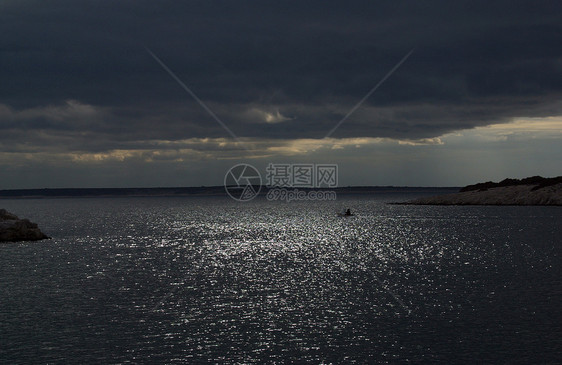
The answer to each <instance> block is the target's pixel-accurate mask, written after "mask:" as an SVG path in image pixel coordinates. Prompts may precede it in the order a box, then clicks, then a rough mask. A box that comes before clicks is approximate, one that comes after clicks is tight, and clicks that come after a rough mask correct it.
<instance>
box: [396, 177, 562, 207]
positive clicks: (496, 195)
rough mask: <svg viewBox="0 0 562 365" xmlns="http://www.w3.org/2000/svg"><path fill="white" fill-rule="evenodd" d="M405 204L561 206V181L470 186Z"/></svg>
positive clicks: (530, 180)
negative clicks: (456, 191) (451, 192)
mask: <svg viewBox="0 0 562 365" xmlns="http://www.w3.org/2000/svg"><path fill="white" fill-rule="evenodd" d="M397 204H406V205H548V206H562V182H560V177H558V178H548V179H546V178H542V177H540V176H534V177H532V178H526V179H522V180H517V179H505V180H504V181H502V182H499V183H492V182H487V183H480V184H475V185H469V186H467V187H464V188H462V189H461V191H460V192H458V193H454V194H445V195H438V196H431V197H427V198H419V199H415V200H411V201H407V202H404V203H397Z"/></svg>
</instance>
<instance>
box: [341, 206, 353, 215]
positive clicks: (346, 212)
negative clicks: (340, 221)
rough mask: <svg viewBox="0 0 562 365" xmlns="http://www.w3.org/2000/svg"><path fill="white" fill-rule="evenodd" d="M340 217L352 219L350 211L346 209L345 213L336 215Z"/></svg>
mask: <svg viewBox="0 0 562 365" xmlns="http://www.w3.org/2000/svg"><path fill="white" fill-rule="evenodd" d="M338 215H339V216H340V217H353V215H354V214H352V213H351V209H349V208H348V209H347V210H346V211H345V213H338Z"/></svg>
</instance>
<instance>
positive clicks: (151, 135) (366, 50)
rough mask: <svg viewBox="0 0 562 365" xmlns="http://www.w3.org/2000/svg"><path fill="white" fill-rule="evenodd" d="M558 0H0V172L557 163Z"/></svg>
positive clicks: (131, 175) (421, 170)
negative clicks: (290, 165)
mask: <svg viewBox="0 0 562 365" xmlns="http://www.w3.org/2000/svg"><path fill="white" fill-rule="evenodd" d="M561 45H562V3H560V2H558V1H528V2H522V1H454V2H452V1H391V2H390V1H353V0H350V1H330V0H324V1H306V2H304V1H268V0H266V1H240V0H238V1H148V0H135V1H119V2H113V1H98V0H96V1H87V0H74V1H62V0H50V1H44V0H42V1H28V0H1V1H0V189H21V188H57V187H58V188H66V187H165V186H202V185H206V186H210V185H222V183H223V181H224V177H225V174H226V172H227V171H228V169H229V168H230V167H232V166H234V165H236V164H238V163H248V164H251V165H253V166H255V167H256V168H257V169H258V170H259V171H262V172H265V169H266V166H267V165H268V164H270V163H273V164H291V163H308V164H337V165H338V184H339V185H340V186H350V185H360V186H366V185H396V186H463V185H467V184H472V183H476V182H482V181H489V180H492V181H499V180H502V179H504V178H506V177H511V178H522V177H527V176H533V175H542V176H559V175H562V169H561V166H562V164H561V161H562V99H561V96H562V47H561Z"/></svg>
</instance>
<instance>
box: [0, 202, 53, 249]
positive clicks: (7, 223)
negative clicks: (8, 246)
mask: <svg viewBox="0 0 562 365" xmlns="http://www.w3.org/2000/svg"><path fill="white" fill-rule="evenodd" d="M47 238H50V237H48V236H47V235H45V234H44V233H43V232H41V231H40V230H39V228H38V227H37V224H35V223H32V222H30V221H29V220H27V219H19V218H18V217H17V216H16V215H14V214H12V213H8V212H7V211H6V210H4V209H0V242H19V241H38V240H43V239H47Z"/></svg>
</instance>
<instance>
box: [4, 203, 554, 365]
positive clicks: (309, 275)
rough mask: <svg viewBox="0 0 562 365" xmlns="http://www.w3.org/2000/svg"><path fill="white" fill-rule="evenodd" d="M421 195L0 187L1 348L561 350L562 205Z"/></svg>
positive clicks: (168, 360)
mask: <svg viewBox="0 0 562 365" xmlns="http://www.w3.org/2000/svg"><path fill="white" fill-rule="evenodd" d="M415 197H416V196H415V194H410V195H407V196H406V195H401V194H393V193H389V194H384V193H381V194H355V195H353V194H350V195H338V197H337V199H336V200H335V201H300V202H295V201H293V202H290V203H288V202H281V201H276V202H272V201H268V200H267V199H265V197H261V196H260V197H258V198H256V199H254V200H252V201H250V202H243V203H242V202H237V201H234V200H232V199H230V198H228V197H226V196H224V197H223V196H216V197H197V196H193V197H110V198H95V197H90V198H67V199H63V198H48V199H2V200H0V207H2V208H5V209H7V210H8V211H10V212H12V213H15V214H17V215H18V216H20V217H25V218H29V219H30V220H32V221H33V222H36V223H38V224H39V226H40V228H41V229H42V231H43V232H45V233H46V234H47V235H49V236H51V237H52V239H50V240H45V241H39V242H26V243H11V244H0V363H2V364H27V363H41V364H57V363H76V364H89V363H96V364H132V363H162V364H173V363H180V364H183V363H185V364H191V363H243V364H254V363H313V364H330V363H333V364H344V363H345V364H347V363H349V364H353V363H358V364H365V363H375V364H376V363H383V364H384V363H391V364H392V363H447V364H451V363H525V364H528V363H560V362H562V310H561V308H562V281H561V279H562V257H561V254H562V248H561V244H562V208H561V207H538V206H537V207H520V206H504V207H499V206H410V205H392V204H387V203H389V202H393V201H404V200H407V199H411V198H415ZM346 208H350V209H351V211H352V213H354V215H353V216H349V217H346V216H341V215H339V214H338V213H341V212H343V211H344V210H345V209H346Z"/></svg>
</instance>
